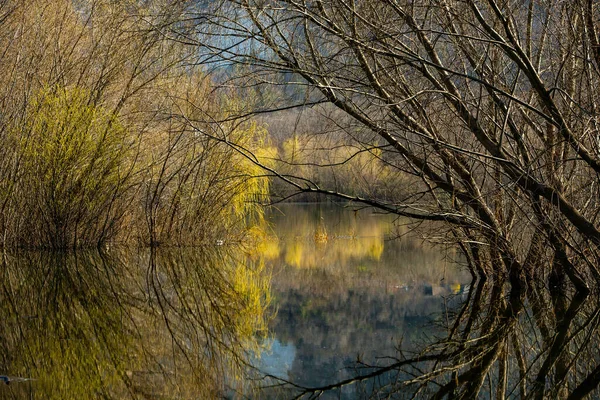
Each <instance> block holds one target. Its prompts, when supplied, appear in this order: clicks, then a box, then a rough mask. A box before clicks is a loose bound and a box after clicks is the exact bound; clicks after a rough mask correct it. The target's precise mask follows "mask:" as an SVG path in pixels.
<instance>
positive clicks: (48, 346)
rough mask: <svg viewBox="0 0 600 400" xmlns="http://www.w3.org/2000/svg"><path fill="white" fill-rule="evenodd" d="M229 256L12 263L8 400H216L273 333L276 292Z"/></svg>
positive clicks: (2, 333)
mask: <svg viewBox="0 0 600 400" xmlns="http://www.w3.org/2000/svg"><path fill="white" fill-rule="evenodd" d="M258 272H259V271H256V270H250V269H249V268H248V267H247V266H245V265H243V264H240V263H236V262H235V258H233V257H232V256H231V255H230V254H227V253H226V252H225V251H222V252H221V253H219V254H210V253H209V252H207V251H205V250H199V249H196V250H185V251H179V250H169V251H167V250H164V251H160V252H150V251H141V252H126V253H118V252H112V253H111V255H110V256H107V255H103V254H98V253H85V254H82V253H80V254H51V253H24V254H20V255H18V256H5V257H4V259H3V265H2V276H1V281H0V299H1V302H0V304H1V305H0V307H2V309H1V312H2V319H3V321H2V324H1V325H0V338H1V341H0V346H1V347H0V349H1V355H0V374H7V375H11V376H16V377H29V378H32V379H34V380H31V381H27V382H18V381H14V382H12V383H11V384H10V385H0V396H1V397H2V398H40V399H87V398H115V399H121V398H189V399H192V398H214V397H218V396H219V394H220V393H223V391H224V390H225V387H226V384H231V383H233V382H234V380H235V378H236V377H238V376H240V374H241V373H242V372H243V368H244V367H243V362H244V360H245V358H246V354H247V352H248V351H249V350H254V351H256V350H257V339H258V338H257V336H256V334H257V332H258V333H260V332H263V333H264V328H265V319H264V309H263V307H264V305H265V301H266V300H267V293H266V291H265V288H266V282H265V280H264V278H260V277H259V276H258V275H257V274H258Z"/></svg>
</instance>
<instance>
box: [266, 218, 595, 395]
mask: <svg viewBox="0 0 600 400" xmlns="http://www.w3.org/2000/svg"><path fill="white" fill-rule="evenodd" d="M287 212H288V213H298V211H297V210H287ZM328 212H329V211H327V210H326V209H325V208H321V210H320V211H319V210H318V209H313V208H309V207H307V208H306V209H305V210H303V211H301V212H299V213H300V214H301V215H300V216H297V217H293V218H291V219H293V220H294V221H295V223H296V224H299V225H302V228H299V230H300V231H301V232H303V233H302V234H300V235H292V234H290V232H291V231H292V229H288V230H286V229H283V232H282V233H281V237H282V239H281V240H280V241H279V242H278V245H277V251H274V250H273V249H271V250H270V251H269V252H268V253H269V254H270V255H271V256H270V257H271V259H272V263H273V265H274V274H273V283H272V293H273V295H274V303H275V304H277V305H278V306H279V313H278V316H277V318H276V319H275V320H274V321H273V322H272V329H273V334H274V339H273V346H272V349H271V353H269V354H268V355H267V356H266V357H264V358H263V359H262V365H263V367H264V368H265V369H266V371H267V372H268V373H269V374H270V375H271V377H270V378H269V379H267V380H265V382H266V384H271V385H273V384H276V383H279V384H281V386H278V387H277V388H276V389H273V388H268V389H265V390H264V391H263V393H262V397H264V398H306V399H309V398H310V399H312V398H317V397H319V398H377V399H380V398H425V399H429V398H433V399H475V398H482V399H491V398H495V399H504V398H514V399H539V400H542V399H568V400H573V399H583V398H600V391H599V390H598V388H597V387H598V384H599V382H600V351H599V350H598V345H599V342H598V338H599V337H600V298H599V295H598V292H597V291H592V293H580V292H575V291H574V290H573V289H572V288H569V287H568V285H567V284H566V283H565V281H564V280H563V281H562V283H561V282H559V281H557V280H556V279H553V278H552V277H551V276H545V275H544V274H543V273H539V279H532V280H530V281H529V285H528V286H514V287H511V286H510V285H509V284H508V281H507V279H508V278H507V277H504V276H497V277H493V279H487V280H479V281H476V282H471V284H470V285H465V284H464V282H468V279H467V280H466V281H465V280H463V278H464V276H462V275H460V274H458V275H457V274H456V272H455V271H456V270H454V269H452V268H451V267H449V266H448V265H446V264H445V263H444V258H443V257H442V255H441V254H439V252H436V251H435V250H433V249H428V248H426V247H420V246H419V245H418V244H416V243H414V242H413V243H411V242H410V241H407V240H406V239H403V240H402V241H400V242H399V243H398V242H387V241H385V236H386V232H387V230H386V229H387V228H385V226H386V224H385V223H382V225H381V226H383V227H382V228H380V229H379V230H378V229H376V228H374V227H375V226H377V224H378V223H380V222H375V221H378V220H377V218H378V217H375V216H371V215H369V216H364V217H362V218H363V219H362V220H360V223H357V224H355V225H352V224H353V223H348V224H343V223H340V224H337V225H336V223H335V221H336V218H337V217H336V216H333V215H332V217H331V218H330V217H329V214H328ZM278 218H280V217H277V216H276V217H275V221H276V223H275V230H276V231H277V230H278V229H282V228H281V226H285V224H283V225H280V224H279V223H278V222H277V219H278ZM352 218H353V216H352ZM304 221H308V222H304ZM332 221H333V222H332ZM319 224H322V226H321V228H319ZM335 226H339V227H341V228H342V230H345V229H348V226H350V229H351V230H352V229H356V231H355V232H356V234H352V235H351V236H352V239H351V240H349V241H348V242H344V243H347V244H346V245H342V244H341V243H339V242H335V240H336V236H337V235H339V238H341V239H342V240H346V238H345V236H344V234H342V233H340V231H337V230H336V228H335ZM317 229H321V230H322V231H327V233H328V240H327V241H325V242H324V243H320V242H319V241H318V240H316V239H313V241H312V243H311V240H310V237H311V232H313V231H316V230H317ZM361 229H364V230H363V231H361ZM360 232H369V235H368V239H366V240H365V242H364V243H363V244H361V243H357V242H359V241H360V240H361V233H360ZM315 238H316V237H315ZM331 238H333V240H334V241H333V242H332V239H331ZM298 242H301V245H300V246H298ZM378 244H379V245H381V250H380V251H376V252H373V251H370V250H369V249H372V248H377V246H378ZM328 246H330V247H331V248H329V249H328V248H327V247H328ZM298 248H300V249H301V251H298ZM345 248H347V249H348V252H347V253H344V249H345ZM357 249H362V250H357ZM289 253H291V254H293V255H294V256H293V257H291V256H289V255H288V254H289ZM298 254H299V255H298ZM325 255H328V256H330V255H331V257H330V258H326V257H325ZM304 260H307V261H304ZM546 282H554V284H553V285H552V286H551V288H549V287H548V285H547V284H546ZM557 282H558V283H557ZM393 344H396V345H397V346H398V348H397V351H394V349H392V345H393ZM376 355H386V356H388V357H387V358H379V359H377V358H375V357H374V356H376ZM273 376H276V377H279V378H280V379H274V378H273Z"/></svg>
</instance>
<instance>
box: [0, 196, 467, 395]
mask: <svg viewBox="0 0 600 400" xmlns="http://www.w3.org/2000/svg"><path fill="white" fill-rule="evenodd" d="M268 219H269V221H270V224H271V225H270V231H269V232H270V233H269V234H268V235H267V237H266V238H265V240H264V241H262V242H260V243H259V245H258V250H252V251H250V252H249V253H250V255H247V254H244V253H241V252H240V251H238V250H236V249H235V248H233V247H232V246H227V243H225V245H224V246H214V248H210V249H200V248H197V249H160V250H158V251H150V250H135V251H133V250H126V249H113V250H110V251H108V252H106V253H98V252H82V253H78V254H72V253H64V254H57V253H46V252H27V253H25V252H22V253H18V254H4V255H3V257H2V266H1V270H0V312H1V313H2V323H1V324H0V375H1V376H2V379H3V380H5V381H9V384H3V383H0V398H10V399H21V398H34V399H87V398H90V399H91V398H115V399H121V398H134V399H138V398H139V399H168V398H179V399H182V398H183V399H197V398H206V399H210V398H222V397H224V396H225V397H227V396H229V397H251V398H273V397H283V398H285V397H286V392H275V391H273V390H262V391H258V392H257V391H254V390H251V389H252V386H253V384H254V383H251V382H250V381H248V380H245V377H246V376H247V375H246V373H247V372H248V371H247V366H246V361H247V360H253V363H254V365H255V366H257V367H258V368H259V369H260V370H261V372H262V373H263V374H270V375H273V376H276V377H279V378H283V379H285V380H290V381H294V382H295V383H297V384H300V385H304V386H315V385H323V384H326V383H328V382H331V381H335V380H338V379H341V378H344V377H346V376H348V374H350V373H352V372H353V371H352V370H349V369H347V367H349V366H353V365H355V362H356V361H362V362H366V363H370V364H377V363H379V362H381V360H380V359H378V358H377V357H385V356H393V355H394V354H395V347H396V346H401V347H402V348H403V349H404V350H405V351H406V350H410V349H411V348H417V347H419V346H422V345H423V344H424V343H427V342H429V341H431V340H433V338H434V337H436V336H444V331H443V330H441V329H439V328H436V327H437V326H439V325H440V324H441V323H443V321H444V319H445V318H446V317H447V315H446V312H448V310H452V309H453V308H455V307H456V305H458V304H461V303H462V302H463V300H464V298H465V296H467V295H468V291H469V286H468V283H469V282H470V277H469V276H468V274H466V273H464V272H461V271H459V270H458V269H457V268H456V267H455V266H454V264H453V261H452V260H454V259H456V257H457V256H456V254H454V253H452V252H447V251H442V250H440V249H433V248H431V247H429V246H427V245H424V244H423V243H422V242H421V240H420V239H418V238H417V237H415V236H414V235H412V234H406V229H404V228H402V227H396V226H397V224H394V220H393V219H392V218H391V217H390V216H386V215H380V214H375V213H374V212H373V211H372V210H361V211H358V212H354V211H352V210H350V209H344V208H340V207H339V206H332V205H315V204H312V205H282V206H279V207H278V208H276V209H272V210H270V211H269V214H268ZM401 234H403V235H402V236H401V237H400V238H397V236H399V235H401ZM254 376H256V375H254ZM253 382H254V381H253ZM258 382H259V384H264V383H265V381H264V380H259V381H258ZM270 382H271V383H272V382H273V381H270ZM231 386H232V387H233V389H231V388H230V387H231Z"/></svg>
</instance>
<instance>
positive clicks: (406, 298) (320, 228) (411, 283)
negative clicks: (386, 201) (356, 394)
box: [259, 204, 470, 397]
mask: <svg viewBox="0 0 600 400" xmlns="http://www.w3.org/2000/svg"><path fill="white" fill-rule="evenodd" d="M271 221H272V223H273V231H274V236H276V237H277V238H278V240H275V239H274V238H273V239H272V241H271V243H270V244H269V245H268V246H266V245H265V248H264V254H265V257H267V258H269V265H271V266H272V269H273V272H272V281H271V292H272V295H273V303H274V305H275V306H276V307H277V310H278V311H277V315H276V317H275V318H274V319H273V321H272V323H271V329H272V335H273V339H272V347H271V349H270V351H269V352H267V353H266V354H265V355H263V357H262V359H261V361H260V362H259V366H260V367H261V368H262V369H263V370H264V371H265V372H267V373H268V374H270V375H274V376H277V377H280V378H283V379H285V380H291V381H293V382H294V383H296V384H299V385H303V386H320V385H326V384H328V383H330V382H334V381H336V380H339V379H343V378H346V377H349V376H351V374H352V373H353V372H354V371H353V370H351V369H350V370H349V369H348V367H351V366H354V365H355V364H356V361H357V360H360V361H363V362H368V363H379V362H380V360H378V359H377V357H385V356H389V355H394V354H395V351H394V349H395V347H396V346H397V345H399V344H400V343H402V344H403V347H404V348H405V349H414V348H417V347H418V346H420V345H422V344H423V343H424V341H425V340H426V338H427V337H433V336H435V335H438V334H440V332H439V330H438V328H437V327H436V324H435V323H436V320H437V318H438V316H439V315H441V314H442V312H443V311H444V310H446V309H447V307H454V306H455V305H456V304H457V303H460V302H461V301H462V299H463V298H464V297H465V296H466V294H467V293H468V283H469V282H470V276H469V275H468V274H465V273H461V272H460V271H459V270H458V269H457V268H456V267H455V266H453V265H452V261H451V260H452V259H453V258H456V254H454V253H446V252H440V250H439V249H433V248H431V247H429V246H426V245H424V244H423V243H422V242H421V241H420V240H418V239H417V238H415V237H414V235H413V236H412V237H411V236H406V237H403V238H398V239H394V237H395V236H397V233H398V232H397V231H396V230H395V229H394V224H393V222H394V221H393V219H392V218H391V216H389V215H379V214H375V213H373V211H372V210H361V211H359V212H354V211H352V210H349V209H343V208H340V207H336V206H325V205H314V204H313V205H303V206H300V205H282V206H280V208H279V209H278V210H274V211H273V212H272V213H271ZM424 327H426V330H423V328H424ZM263 395H264V396H265V397H286V396H287V395H291V394H290V393H285V394H284V393H281V392H279V393H275V394H273V393H266V394H265V393H263ZM344 396H345V397H349V396H351V394H350V393H348V392H346V393H344Z"/></svg>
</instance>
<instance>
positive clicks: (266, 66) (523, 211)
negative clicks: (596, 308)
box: [172, 0, 600, 290]
mask: <svg viewBox="0 0 600 400" xmlns="http://www.w3.org/2000/svg"><path fill="white" fill-rule="evenodd" d="M195 7H196V8H194V9H193V10H191V11H190V13H189V21H195V22H196V23H195V24H194V23H192V24H190V26H191V27H192V28H190V27H189V26H188V27H187V28H185V27H174V28H173V30H172V31H173V32H172V33H176V37H177V38H178V40H180V41H184V42H186V43H188V44H192V45H197V46H198V48H199V49H202V50H199V56H200V59H201V60H202V62H205V63H207V64H208V63H210V62H214V65H215V66H217V67H223V66H224V65H225V64H224V63H227V62H229V63H233V64H235V65H238V66H237V67H234V68H233V69H232V71H233V72H232V73H230V75H229V76H231V79H232V80H231V81H230V83H231V82H235V83H236V84H237V85H238V87H242V86H243V87H246V88H249V89H250V88H251V89H252V90H257V89H256V88H260V87H265V86H267V85H274V86H281V85H285V86H286V87H289V86H290V85H295V86H296V87H297V89H296V91H295V96H287V97H285V96H281V92H280V93H279V95H278V96H276V98H275V99H273V100H271V101H270V102H268V101H267V102H262V103H260V104H259V103H254V104H255V105H256V104H258V106H259V107H255V108H249V109H248V110H246V111H248V112H250V113H252V112H254V113H257V112H260V113H263V112H266V111H274V110H277V109H286V108H289V107H293V106H304V107H307V106H308V105H312V106H315V105H317V104H323V103H328V104H331V105H334V106H335V107H337V108H338V109H339V110H341V111H342V112H343V114H345V115H346V116H349V117H351V121H352V122H351V123H349V124H347V125H346V126H345V127H344V128H345V131H346V133H347V135H348V138H349V140H351V142H352V143H353V144H354V146H355V148H356V149H357V152H366V153H370V154H371V156H372V157H373V158H376V159H378V160H380V161H382V162H384V163H386V164H387V165H388V166H389V167H392V168H394V169H395V170H397V171H401V172H402V173H403V174H404V175H406V176H408V177H410V179H408V180H407V181H405V187H404V188H403V189H404V191H403V193H404V195H403V196H398V197H396V198H394V199H392V200H390V199H382V198H378V197H377V196H373V197H360V196H356V195H355V194H352V193H344V192H343V191H339V190H331V189H332V188H329V187H325V186H322V185H320V184H318V183H315V182H314V181H311V180H307V179H298V177H297V176H294V174H288V173H282V172H281V171H275V170H273V169H272V170H271V171H270V172H271V173H273V174H274V175H278V176H279V177H280V178H282V179H284V180H286V181H287V182H288V183H289V184H291V185H294V186H295V187H296V189H297V190H298V191H303V192H307V191H308V192H322V193H330V194H332V195H334V196H338V197H341V198H345V199H348V200H354V201H357V202H360V203H364V204H369V205H375V206H378V207H380V208H382V209H384V210H387V211H390V212H393V213H396V214H398V215H403V216H408V217H412V218H416V219H419V220H433V221H444V222H447V223H448V224H446V225H445V226H446V227H447V229H448V231H447V233H448V235H447V236H446V238H447V239H451V240H453V241H456V242H458V243H459V245H460V246H461V247H462V249H463V250H464V253H465V254H466V255H467V257H468V260H469V263H470V265H471V267H472V268H473V270H474V271H478V272H479V273H480V274H481V275H489V274H490V273H493V274H496V275H500V276H502V275H504V276H507V277H510V280H511V283H512V285H513V286H514V287H517V286H521V285H522V284H523V283H524V282H525V281H526V276H527V275H530V276H532V275H536V274H538V272H540V271H542V272H541V273H542V275H543V274H545V273H548V272H549V271H550V270H554V271H555V272H557V273H559V275H562V276H564V275H565V274H566V276H567V277H568V278H569V280H570V281H571V282H572V283H573V284H574V285H575V286H576V287H577V288H578V289H580V290H587V283H586V281H587V279H588V278H590V277H595V278H597V277H598V271H597V269H596V266H595V265H596V264H597V261H598V256H599V252H598V246H599V245H600V230H599V228H598V211H599V209H598V197H599V193H598V183H599V182H598V172H600V157H599V156H600V147H599V146H600V137H599V132H598V117H599V112H598V102H599V96H598V90H597V88H598V86H599V85H598V84H599V83H600V74H599V73H600V69H599V65H600V64H599V62H600V51H599V47H598V38H597V32H596V29H597V26H596V20H597V17H598V15H597V13H598V11H597V10H596V7H595V5H594V4H593V2H592V1H584V0H581V1H575V2H573V1H558V2H555V1H551V2H550V1H548V2H546V1H502V2H500V1H496V0H488V1H471V0H465V1H451V0H440V1H422V2H412V1H398V0H380V1H376V2H370V1H353V0H347V1H344V0H330V1H248V0H243V1H230V2H224V3H218V4H216V3H213V4H211V5H204V6H197V5H196V6H195ZM211 7H214V9H211ZM183 28H185V29H188V30H185V29H183ZM189 29H191V31H190V30H189ZM207 36H208V37H209V38H208V39H206V37H207ZM206 43H209V44H208V45H207V44H206ZM217 69H218V68H217ZM221 69H222V68H221ZM240 151H243V149H240ZM248 156H249V157H253V156H252V155H251V154H248ZM257 161H258V160H257ZM539 267H541V268H539Z"/></svg>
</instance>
